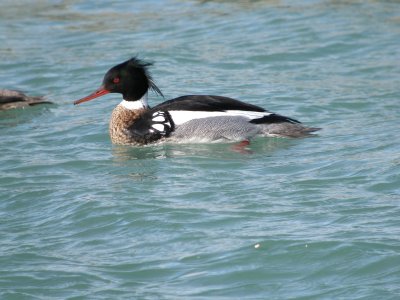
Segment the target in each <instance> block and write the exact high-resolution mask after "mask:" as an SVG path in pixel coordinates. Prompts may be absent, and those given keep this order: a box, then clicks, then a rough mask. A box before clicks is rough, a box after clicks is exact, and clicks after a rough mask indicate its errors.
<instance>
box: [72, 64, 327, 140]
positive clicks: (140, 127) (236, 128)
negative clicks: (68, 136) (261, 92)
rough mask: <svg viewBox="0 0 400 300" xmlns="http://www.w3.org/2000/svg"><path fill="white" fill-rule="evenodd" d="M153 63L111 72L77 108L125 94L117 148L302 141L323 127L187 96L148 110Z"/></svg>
mask: <svg viewBox="0 0 400 300" xmlns="http://www.w3.org/2000/svg"><path fill="white" fill-rule="evenodd" d="M150 65H151V63H147V62H144V61H141V60H139V59H137V58H132V59H130V60H128V61H125V62H123V63H121V64H119V65H116V66H114V67H113V68H111V69H110V70H109V71H108V72H107V73H106V74H105V76H104V79H103V84H102V85H101V86H100V88H98V89H97V90H96V91H95V92H94V93H92V94H90V95H89V96H87V97H85V98H82V99H79V100H77V101H75V102H74V104H79V103H82V102H86V101H89V100H92V99H94V98H97V97H100V96H103V95H105V94H108V93H119V94H122V96H123V100H122V102H121V103H120V104H119V105H118V106H117V107H116V108H115V109H114V110H113V112H112V115H111V120H110V136H111V140H112V142H113V143H115V144H133V145H144V144H149V143H155V142H158V141H161V140H169V141H172V142H179V141H181V142H214V141H227V142H237V141H248V140H249V139H251V138H252V137H254V136H257V135H261V136H277V137H304V136H308V135H310V133H311V132H314V131H317V130H318V129H319V128H310V127H306V126H303V125H302V124H301V123H300V122H299V121H297V120H295V119H292V118H289V117H285V116H281V115H278V114H275V113H271V112H269V111H267V110H265V109H263V108H261V107H258V106H255V105H252V104H248V103H244V102H241V101H238V100H235V99H231V98H227V97H222V96H208V95H188V96H181V97H178V98H175V99H171V100H168V101H165V102H163V103H161V104H158V105H157V106H155V107H153V108H150V107H149V106H148V104H147V93H148V91H149V90H153V91H154V92H155V93H157V94H159V95H161V96H163V95H162V92H161V91H160V89H159V88H158V87H157V86H156V85H155V83H154V81H153V79H152V77H151V76H150V74H149V72H148V67H149V66H150Z"/></svg>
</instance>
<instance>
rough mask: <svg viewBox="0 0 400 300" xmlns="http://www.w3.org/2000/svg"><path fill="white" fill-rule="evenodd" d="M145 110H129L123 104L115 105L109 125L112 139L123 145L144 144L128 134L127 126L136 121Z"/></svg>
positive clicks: (115, 142)
mask: <svg viewBox="0 0 400 300" xmlns="http://www.w3.org/2000/svg"><path fill="white" fill-rule="evenodd" d="M145 111H146V110H145V109H137V110H129V109H126V108H125V107H123V106H121V105H118V106H117V107H115V108H114V110H113V111H112V113H111V119H110V127H109V130H110V137H111V141H112V142H113V143H114V144H121V145H142V144H141V143H138V142H137V141H135V140H133V139H132V137H131V136H130V135H128V131H127V128H128V127H129V126H131V125H132V124H133V123H135V121H136V120H137V119H138V118H139V117H140V116H141V115H142V114H143V113H144V112H145Z"/></svg>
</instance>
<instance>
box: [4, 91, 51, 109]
mask: <svg viewBox="0 0 400 300" xmlns="http://www.w3.org/2000/svg"><path fill="white" fill-rule="evenodd" d="M37 104H52V102H50V101H46V100H45V99H44V97H41V96H36V97H30V96H27V95H25V94H24V93H22V92H20V91H14V90H5V89H0V110H7V109H12V108H24V107H27V106H33V105H37Z"/></svg>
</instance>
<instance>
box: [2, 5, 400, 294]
mask: <svg viewBox="0 0 400 300" xmlns="http://www.w3.org/2000/svg"><path fill="white" fill-rule="evenodd" d="M0 41H1V43H0V84H1V88H11V89H19V90H23V91H25V92H27V93H28V94H31V95H46V96H47V98H48V99H49V100H51V101H53V102H55V103H56V104H55V105H53V106H46V107H34V108H31V109H25V110H15V111H7V112H0V138H1V142H0V153H1V156H0V299H400V219H399V216H400V175H399V173H400V139H399V132H400V121H399V116H400V63H399V62H400V50H399V49H400V3H399V2H397V1H372V0H367V1H318V0H315V1H278V0H276V1H237V2H232V1H178V0H176V1H173V0H170V1H157V0H152V1H127V0H125V1H124V0H120V1H113V2H111V1H94V0H93V1H83V0H66V1H45V0H42V1H10V0H3V1H2V4H1V8H0ZM137 54H139V56H140V57H141V58H143V59H147V60H151V61H154V62H155V65H154V67H153V68H152V74H153V77H154V79H155V81H156V83H157V84H158V85H159V87H160V88H161V89H162V91H163V93H164V95H165V97H166V99H169V98H172V97H176V96H179V95H183V94H216V95H225V96H230V97H234V98H238V99H241V100H244V101H247V102H250V103H253V104H256V105H260V106H263V107H265V108H267V109H268V110H271V111H274V112H277V113H280V114H283V115H287V116H290V117H293V118H296V119H299V120H301V121H302V122H304V123H305V124H307V125H311V126H317V127H322V128H323V130H322V131H321V132H320V133H319V135H318V136H316V137H314V138H308V139H298V140H293V139H292V140H289V139H276V138H270V139H257V140H255V141H253V143H252V144H251V145H250V147H249V151H248V153H237V152H234V151H232V150H231V148H230V145H226V144H213V145H205V144H202V145H158V146H150V147H144V148H133V147H125V146H113V145H112V144H111V143H110V140H109V137H108V119H109V115H110V113H111V110H112V108H113V107H114V106H115V105H116V104H117V103H118V102H119V101H120V99H119V95H108V96H106V97H103V98H100V99H97V100H94V101H93V102H88V103H85V104H82V105H81V106H78V107H74V106H73V105H72V101H73V100H76V99H78V98H80V97H82V96H85V95H87V94H88V93H90V92H92V91H93V90H94V89H95V88H97V87H98V86H99V85H100V83H101V80H102V77H103V74H104V73H105V71H106V70H108V68H110V67H111V66H113V65H115V64H117V63H119V62H122V61H123V60H125V59H128V58H129V57H131V56H133V55H137ZM150 96H151V98H150V103H151V104H152V105H154V104H156V103H158V102H161V101H163V99H162V98H159V97H158V98H157V97H156V96H155V95H150Z"/></svg>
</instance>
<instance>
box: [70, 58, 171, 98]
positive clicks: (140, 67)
mask: <svg viewBox="0 0 400 300" xmlns="http://www.w3.org/2000/svg"><path fill="white" fill-rule="evenodd" d="M151 65H152V64H151V63H148V62H144V61H141V60H139V59H137V58H136V57H134V58H131V59H129V60H127V61H125V62H123V63H121V64H119V65H116V66H114V67H112V68H111V69H110V70H108V71H107V73H106V75H104V79H103V84H102V85H101V86H100V87H99V88H98V89H97V90H96V91H94V92H93V93H92V94H90V95H88V96H86V97H84V98H82V99H79V100H76V101H75V102H74V104H75V105H76V104H80V103H82V102H86V101H90V100H92V99H95V98H97V97H100V96H103V95H106V94H108V93H119V94H122V97H123V99H124V100H126V101H138V100H140V99H141V98H142V97H143V96H144V95H146V93H147V91H148V90H149V89H152V90H153V91H154V92H156V93H157V94H159V95H161V96H163V95H162V92H161V91H160V89H159V88H158V87H157V86H156V85H155V84H154V82H153V79H152V78H151V75H150V74H149V72H148V70H147V68H148V67H149V66H151Z"/></svg>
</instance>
